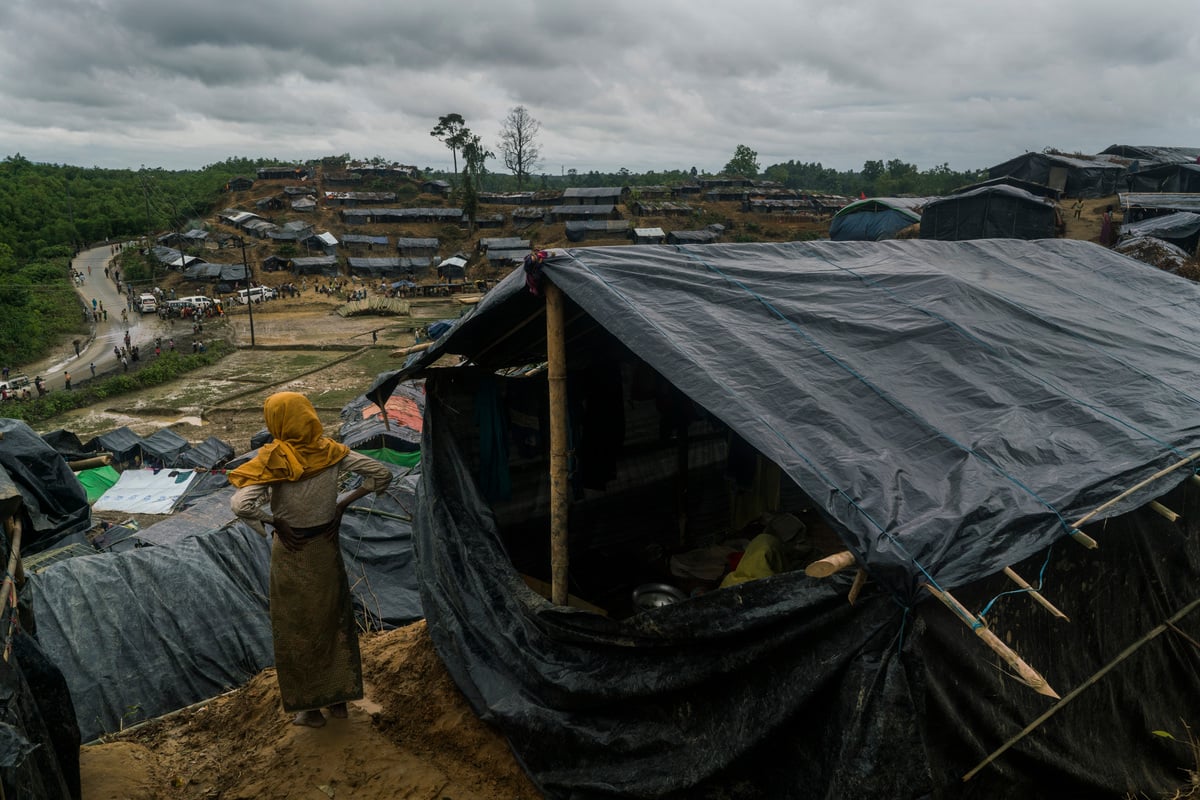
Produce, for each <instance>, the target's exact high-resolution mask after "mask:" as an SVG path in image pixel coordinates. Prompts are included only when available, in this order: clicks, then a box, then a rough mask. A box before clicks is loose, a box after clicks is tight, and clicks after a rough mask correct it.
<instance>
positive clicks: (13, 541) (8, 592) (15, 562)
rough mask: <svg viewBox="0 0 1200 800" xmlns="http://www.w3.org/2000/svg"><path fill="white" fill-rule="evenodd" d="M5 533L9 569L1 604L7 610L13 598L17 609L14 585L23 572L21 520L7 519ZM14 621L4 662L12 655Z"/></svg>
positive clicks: (1, 586) (0, 592)
mask: <svg viewBox="0 0 1200 800" xmlns="http://www.w3.org/2000/svg"><path fill="white" fill-rule="evenodd" d="M4 533H5V535H7V536H8V548H9V556H8V568H7V570H5V573H4V582H3V583H2V584H0V604H2V607H4V608H7V607H8V606H9V605H10V603H9V598H10V597H11V598H12V603H11V605H12V607H13V608H14V609H15V608H16V607H17V592H16V587H15V586H14V585H13V584H14V583H15V582H16V580H17V574H18V573H19V572H20V570H21V520H20V519H18V518H17V517H7V518H5V520H4ZM12 625H13V621H12V619H10V620H9V625H8V630H7V632H6V633H5V636H4V642H5V644H4V660H5V661H8V658H9V656H10V655H11V654H12V633H13V631H12Z"/></svg>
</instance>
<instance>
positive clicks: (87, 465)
mask: <svg viewBox="0 0 1200 800" xmlns="http://www.w3.org/2000/svg"><path fill="white" fill-rule="evenodd" d="M111 463H112V453H104V454H102V455H98V456H92V457H91V458H81V459H79V460H78V461H68V462H67V466H68V467H70V468H71V471H72V472H83V471H84V470H85V469H95V468H96V467H107V466H108V465H109V464H111Z"/></svg>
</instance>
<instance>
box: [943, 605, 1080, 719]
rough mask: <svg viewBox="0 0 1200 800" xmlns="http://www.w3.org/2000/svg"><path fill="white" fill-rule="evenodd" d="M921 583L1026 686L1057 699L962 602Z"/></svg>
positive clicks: (1047, 685)
mask: <svg viewBox="0 0 1200 800" xmlns="http://www.w3.org/2000/svg"><path fill="white" fill-rule="evenodd" d="M921 585H922V586H924V587H925V588H926V589H928V590H929V593H930V594H932V595H933V596H934V597H936V598H937V599H939V600H941V601H942V603H944V604H945V605H946V607H947V608H949V609H950V610H951V611H953V612H954V613H955V614H956V615H957V616H958V617H959V618H960V619H961V620H962V621H963V622H965V623H967V624H968V625H970V626H971V630H973V631H974V632H975V635H976V636H978V637H979V638H980V639H982V640H983V641H984V644H986V645H987V646H988V647H990V648H992V650H993V651H994V652H995V653H996V655H998V656H1000V658H1002V659H1003V660H1004V662H1005V663H1006V664H1008V665H1009V666H1010V667H1012V668H1013V670H1015V671H1016V673H1017V675H1019V676H1020V678H1021V680H1022V681H1023V682H1024V683H1025V684H1026V685H1027V686H1029V688H1031V689H1033V690H1034V691H1035V692H1037V693H1038V694H1044V695H1046V696H1047V697H1053V698H1054V699H1055V700H1057V699H1059V697H1058V692H1056V691H1054V688H1053V687H1051V686H1050V684H1049V683H1047V681H1046V679H1045V678H1043V677H1042V676H1041V674H1039V673H1038V671H1037V670H1035V669H1034V668H1033V667H1031V666H1029V664H1027V663H1025V660H1024V659H1023V658H1021V657H1020V656H1019V655H1017V654H1016V653H1015V652H1013V650H1012V648H1010V647H1009V646H1008V645H1006V644H1005V643H1004V642H1002V641H1000V637H999V636H997V635H996V634H994V633H992V632H991V631H990V630H988V629H987V626H985V625H984V624H983V622H982V621H981V620H980V619H979V618H978V617H976V616H975V615H974V614H972V613H971V612H970V611H967V609H966V608H964V607H963V605H962V603H960V602H958V600H956V599H954V596H953V595H951V594H950V593H949V592H947V591H944V590H942V589H938V588H935V587H934V586H931V585H930V584H928V583H923V584H921Z"/></svg>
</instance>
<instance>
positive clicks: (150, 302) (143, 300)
mask: <svg viewBox="0 0 1200 800" xmlns="http://www.w3.org/2000/svg"><path fill="white" fill-rule="evenodd" d="M137 307H138V311H140V312H142V313H143V314H153V313H155V312H156V311H158V301H157V300H155V299H154V295H152V294H144V295H141V296H140V297H138V305H137Z"/></svg>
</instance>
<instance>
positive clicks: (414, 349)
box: [391, 342, 433, 358]
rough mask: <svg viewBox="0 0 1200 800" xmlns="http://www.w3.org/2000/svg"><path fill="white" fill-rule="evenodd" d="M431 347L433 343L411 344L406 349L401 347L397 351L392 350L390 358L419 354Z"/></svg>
mask: <svg viewBox="0 0 1200 800" xmlns="http://www.w3.org/2000/svg"><path fill="white" fill-rule="evenodd" d="M432 346H433V342H421V343H420V344H411V345H409V346H408V347H401V348H400V349H399V350H393V351H392V353H391V356H392V358H404V357H405V356H409V355H412V354H413V353H419V352H421V351H422V350H428V349H429V348H430V347H432Z"/></svg>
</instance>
